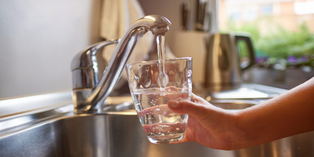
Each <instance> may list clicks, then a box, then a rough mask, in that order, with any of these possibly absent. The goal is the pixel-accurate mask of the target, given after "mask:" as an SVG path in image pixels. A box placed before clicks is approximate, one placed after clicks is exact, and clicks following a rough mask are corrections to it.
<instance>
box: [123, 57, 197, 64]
mask: <svg viewBox="0 0 314 157" xmlns="http://www.w3.org/2000/svg"><path fill="white" fill-rule="evenodd" d="M177 60H189V61H191V60H192V57H180V58H172V59H166V60H165V61H166V62H167V61H177ZM156 62H158V60H148V61H141V62H136V63H127V64H126V66H130V65H138V64H149V63H156Z"/></svg>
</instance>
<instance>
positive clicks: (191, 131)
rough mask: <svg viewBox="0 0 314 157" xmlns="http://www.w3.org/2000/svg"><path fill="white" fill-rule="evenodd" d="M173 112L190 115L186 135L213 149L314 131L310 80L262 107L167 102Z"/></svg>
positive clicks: (313, 89)
mask: <svg viewBox="0 0 314 157" xmlns="http://www.w3.org/2000/svg"><path fill="white" fill-rule="evenodd" d="M168 107H169V108H170V109H171V110H173V111H174V112H177V113H186V114H189V115H190V118H189V122H188V127H187V130H186V136H185V137H184V139H183V140H181V141H180V142H188V141H194V142H198V143H201V144H202V145H205V146H207V147H211V148H216V149H226V150H230V149H240V148H246V147H251V146H255V145H258V144H262V143H266V142H269V141H272V140H276V139H280V138H283V137H287V136H291V135H295V134H299V133H303V132H308V131H312V130H314V124H313V122H314V79H313V78H312V79H311V80H309V81H307V82H305V83H304V84H302V85H300V86H298V87H296V88H294V89H292V90H290V91H288V92H287V93H285V94H282V95H280V96H277V97H275V98H273V99H271V100H268V101H266V102H264V103H262V104H259V105H256V106H254V107H251V108H247V109H244V110H242V111H239V112H230V111H227V110H223V109H220V108H217V107H215V106H212V105H210V104H209V103H208V102H206V101H205V100H203V99H202V98H200V97H197V96H195V95H193V97H192V101H169V102H168Z"/></svg>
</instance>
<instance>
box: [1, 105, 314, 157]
mask: <svg viewBox="0 0 314 157" xmlns="http://www.w3.org/2000/svg"><path fill="white" fill-rule="evenodd" d="M221 105H225V104H221ZM227 106H230V105H227ZM231 106H232V105H231ZM132 108H133V104H127V103H125V104H122V105H120V106H119V105H110V107H108V106H107V109H106V110H107V112H106V113H103V114H96V115H95V114H82V115H74V114H73V113H72V112H71V111H67V112H65V113H62V112H60V113H59V115H58V116H54V117H49V116H48V117H47V118H46V119H45V120H43V121H39V122H38V121H37V122H33V123H27V124H24V126H23V125H22V126H19V127H11V128H8V129H6V130H2V131H1V132H0V148H1V149H0V156H6V157H11V156H12V157H13V156H14V157H15V156H25V157H29V156H32V157H37V156H38V157H42V156H46V157H50V156H51V157H56V156H58V157H72V156H73V157H81V156H82V157H125V156H130V157H133V156H134V157H161V156H162V157H192V156H197V157H207V156H222V157H242V156H243V157H265V156H266V157H278V156H284V157H286V156H289V157H294V156H295V157H299V156H302V157H306V156H314V150H313V147H314V143H313V141H314V132H309V133H304V134H300V135H296V136H291V137H288V138H284V139H280V140H277V141H273V142H270V143H266V144H263V145H258V146H255V147H251V148H246V149H240V150H234V151H224V150H215V149H211V148H207V147H204V146H202V145H200V144H198V143H194V142H189V143H182V144H177V145H167V144H151V143H150V142H149V141H148V139H147V138H146V136H145V135H144V132H143V130H142V127H141V125H140V123H139V120H138V118H137V115H136V112H135V110H133V109H132ZM115 109H118V110H115ZM119 109H120V110H119ZM58 111H59V110H58ZM46 112H47V113H48V112H51V111H45V113H46ZM42 114H43V112H40V113H36V114H32V116H34V115H42ZM25 117H27V115H26V116H24V118H25ZM20 118H23V117H20ZM9 120H10V119H9ZM2 123H3V122H2ZM0 124H1V123H0Z"/></svg>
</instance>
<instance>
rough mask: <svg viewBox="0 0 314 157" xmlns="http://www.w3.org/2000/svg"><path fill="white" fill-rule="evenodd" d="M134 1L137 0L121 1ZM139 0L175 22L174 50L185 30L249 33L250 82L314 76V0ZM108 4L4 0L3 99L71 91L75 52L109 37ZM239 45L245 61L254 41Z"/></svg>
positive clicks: (0, 14) (284, 83)
mask: <svg viewBox="0 0 314 157" xmlns="http://www.w3.org/2000/svg"><path fill="white" fill-rule="evenodd" d="M132 1H136V0H125V1H123V0H121V2H129V3H131V2H132ZM137 2H138V4H139V6H140V7H141V8H142V10H143V12H144V13H145V14H159V15H163V16H165V17H167V18H168V19H169V20H170V21H171V22H172V24H173V25H172V26H171V28H170V31H169V32H168V33H167V34H166V43H167V45H168V46H169V48H170V50H175V46H176V35H177V34H178V33H179V32H182V31H200V32H206V33H215V32H222V33H230V32H247V33H250V35H251V39H252V41H253V45H254V50H255V55H256V56H255V61H256V64H255V65H254V67H252V68H250V69H249V70H246V71H245V72H244V73H243V75H242V77H243V81H244V82H246V83H258V84H263V85H269V86H273V87H279V88H284V89H291V88H293V87H295V86H297V85H299V84H301V83H303V82H304V81H306V80H308V79H309V78H311V77H313V76H314V70H313V66H314V9H313V8H314V0H175V1H169V0H158V1H156V0H138V1H137ZM103 4H104V1H103V0H54V1H42V0H10V1H0V34H1V35H0V53H1V57H0V73H1V74H0V99H1V98H11V97H16V96H25V95H33V94H40V93H47V92H56V91H64V90H71V89H72V87H71V86H72V85H71V82H72V78H71V69H70V63H71V60H72V58H73V57H74V55H75V54H77V53H78V52H80V51H81V50H83V49H85V48H86V47H88V46H89V45H91V44H93V43H96V42H98V41H101V40H104V38H102V37H101V35H100V29H101V22H100V21H101V18H102V16H103V15H102V11H103V9H104V7H103ZM201 4H203V5H201ZM197 6H201V7H197ZM202 7H203V8H205V9H203V12H201V14H200V15H202V18H201V22H200V21H199V20H200V19H198V18H199V16H198V15H199V12H200V10H199V8H202ZM131 22H132V21H131ZM199 22H200V23H201V24H202V25H201V26H199V25H198V24H199ZM102 27H104V26H102ZM238 45H239V49H240V53H241V64H244V65H245V64H247V60H248V48H247V46H246V45H245V44H243V43H241V42H240V43H238ZM173 53H174V54H175V53H176V52H173ZM99 56H100V57H101V54H100V55H99Z"/></svg>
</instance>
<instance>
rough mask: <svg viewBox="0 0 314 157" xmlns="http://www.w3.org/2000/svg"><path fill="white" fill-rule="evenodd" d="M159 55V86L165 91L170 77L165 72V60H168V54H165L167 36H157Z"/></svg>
mask: <svg viewBox="0 0 314 157" xmlns="http://www.w3.org/2000/svg"><path fill="white" fill-rule="evenodd" d="M156 42H157V54H158V62H159V75H158V84H159V86H160V89H161V90H165V88H166V86H167V84H168V83H169V78H168V75H167V74H166V72H165V71H166V70H165V60H166V52H165V36H164V35H157V36H156Z"/></svg>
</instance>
